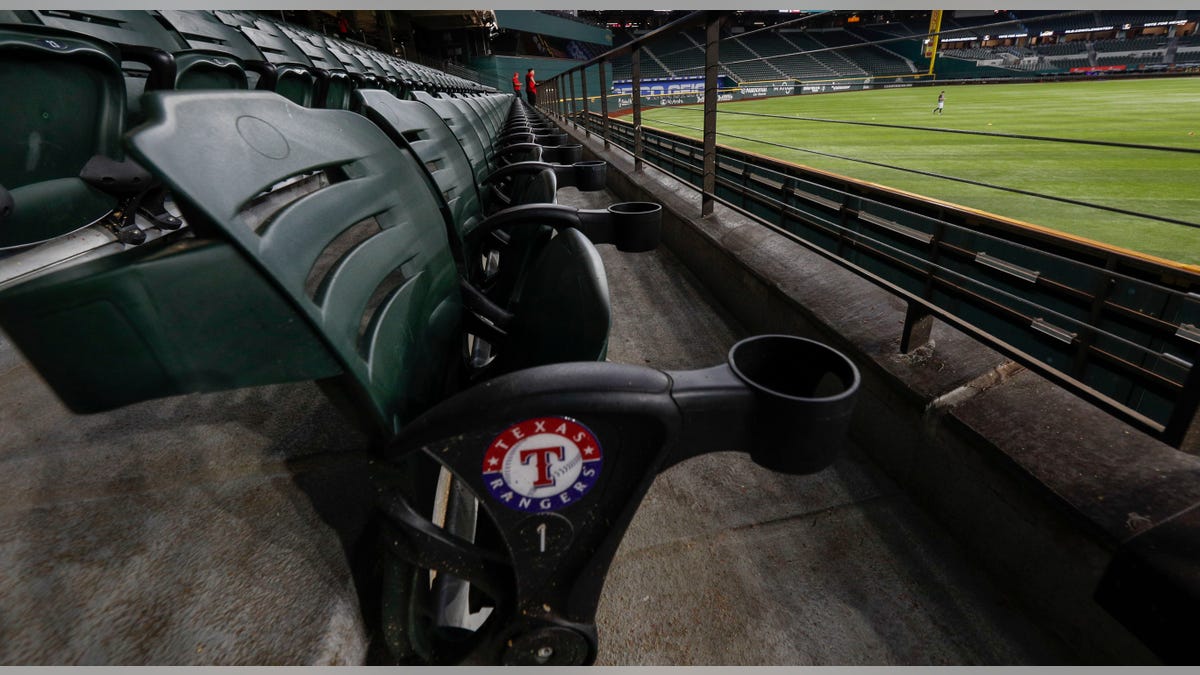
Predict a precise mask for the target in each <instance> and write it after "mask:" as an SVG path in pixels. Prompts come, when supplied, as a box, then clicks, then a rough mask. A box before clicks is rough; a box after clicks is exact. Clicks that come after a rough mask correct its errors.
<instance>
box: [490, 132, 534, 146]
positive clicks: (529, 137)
mask: <svg viewBox="0 0 1200 675" xmlns="http://www.w3.org/2000/svg"><path fill="white" fill-rule="evenodd" d="M536 140H537V139H536V138H535V136H534V133H533V132H532V131H510V132H508V133H506V134H503V135H501V136H500V137H499V138H497V139H496V145H507V144H508V143H533V142H535V141H536Z"/></svg>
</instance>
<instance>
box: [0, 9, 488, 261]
mask: <svg viewBox="0 0 1200 675" xmlns="http://www.w3.org/2000/svg"><path fill="white" fill-rule="evenodd" d="M363 87H371V88H383V89H386V90H388V91H391V92H392V93H393V94H396V95H399V96H410V95H411V93H412V92H414V91H431V92H440V93H449V92H459V93H463V92H477V93H482V92H487V91H491V89H490V88H488V87H484V86H482V85H479V84H478V83H474V82H470V81H468V80H463V79H462V78H457V77H454V76H451V75H448V74H446V73H441V72H438V71H435V70H433V69H430V68H427V67H425V66H422V65H420V64H415V63H411V62H408V61H405V60H403V59H399V58H397V57H395V56H394V55H390V54H384V53H382V52H379V51H376V50H372V49H368V48H366V47H363V46H361V45H357V44H354V43H351V42H348V41H344V40H339V39H336V38H330V37H327V36H323V35H320V34H317V33H314V32H312V31H308V30H306V29H303V28H300V27H297V26H291V25H288V24H285V23H282V22H277V21H274V20H271V19H268V18H266V17H262V16H257V15H254V14H250V13H245V12H233V11H184V10H161V11H109V10H0V89H2V90H3V91H5V92H8V94H6V96H5V101H4V106H3V108H0V120H2V121H3V123H4V124H3V125H2V126H0V150H3V152H0V251H3V250H5V249H13V248H20V247H26V246H30V245H33V244H37V243H40V242H44V241H46V240H49V239H53V238H55V237H58V236H61V235H63V234H66V233H69V232H72V231H74V230H77V229H80V228H83V227H87V226H89V225H94V224H98V223H109V224H110V225H112V227H111V228H110V229H112V230H113V231H114V233H116V234H117V235H118V238H119V239H120V240H121V241H122V242H123V243H126V244H137V243H140V242H141V241H142V240H143V239H144V235H142V233H141V230H140V229H138V228H137V227H135V226H134V223H133V218H134V216H135V214H136V213H137V212H138V211H139V210H140V211H142V214H143V216H145V217H147V218H149V219H150V224H151V225H154V226H159V227H161V228H163V229H164V230H173V229H176V228H178V227H179V225H180V224H181V223H180V222H179V221H178V219H175V218H174V217H173V216H172V215H170V214H168V213H167V212H166V209H165V207H164V206H163V197H164V195H163V194H162V193H161V191H157V192H155V191H149V190H150V187H151V186H150V185H147V184H146V183H147V182H148V181H150V177H149V176H148V175H146V174H145V173H144V172H141V171H138V170H137V168H136V167H131V166H130V165H129V164H128V163H125V162H124V157H123V153H122V149H121V147H120V143H119V142H118V140H117V139H119V137H120V136H121V134H122V133H123V132H124V131H125V129H128V128H132V127H133V126H135V125H136V124H137V123H138V122H139V121H140V120H141V117H142V115H141V110H140V106H141V104H140V101H141V97H142V94H143V93H144V92H145V91H153V90H162V89H179V90H210V89H249V88H254V89H259V90H269V91H275V92H278V93H280V94H281V95H283V96H285V97H287V98H289V99H291V100H293V101H295V102H297V103H299V104H301V105H305V106H313V107H328V108H347V107H349V105H350V103H351V92H352V91H353V90H354V89H356V88H363ZM17 92H19V94H18V93H17ZM96 158H102V159H100V160H97V162H96V163H94V164H93V165H92V166H91V170H90V171H87V172H85V167H88V164H89V162H92V160H93V159H96ZM118 165H119V166H118ZM5 204H6V205H7V206H2V205H5Z"/></svg>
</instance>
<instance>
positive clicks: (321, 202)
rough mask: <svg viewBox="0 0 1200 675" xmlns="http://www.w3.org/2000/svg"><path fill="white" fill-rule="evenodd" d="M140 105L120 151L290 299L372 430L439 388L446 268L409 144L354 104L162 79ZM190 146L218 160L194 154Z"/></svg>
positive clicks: (448, 294)
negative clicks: (139, 119) (282, 199)
mask: <svg viewBox="0 0 1200 675" xmlns="http://www.w3.org/2000/svg"><path fill="white" fill-rule="evenodd" d="M147 112H148V117H149V121H148V123H147V124H146V125H144V126H143V127H141V128H140V129H139V130H137V131H136V132H135V133H134V134H132V135H131V136H130V138H129V145H130V151H131V154H132V155H133V156H134V157H136V158H137V159H138V161H140V162H142V163H143V164H144V165H145V166H147V167H148V168H150V169H151V170H152V171H154V172H155V173H156V174H157V175H159V176H161V177H162V179H163V180H164V182H166V183H167V184H168V185H169V187H170V188H171V190H172V192H173V193H174V194H175V195H176V199H177V200H178V202H179V204H180V208H181V209H183V211H184V214H185V216H187V218H188V222H189V223H192V225H193V226H194V227H195V228H196V229H197V230H198V231H200V232H202V233H203V232H209V233H212V234H214V235H219V236H222V237H226V238H228V239H229V240H230V241H232V242H233V244H234V245H235V246H237V247H238V248H239V249H240V250H242V251H243V252H244V253H245V254H246V255H247V257H249V258H250V260H251V261H253V262H254V263H255V264H256V265H258V266H259V267H260V268H261V270H262V271H263V273H264V274H265V275H266V276H267V277H268V278H269V279H271V280H272V282H273V283H274V284H275V285H276V286H277V287H278V288H279V289H280V291H281V292H282V293H283V295H284V296H285V297H286V298H288V299H289V300H290V301H291V302H292V303H293V304H294V306H295V307H296V308H297V310H298V311H299V313H300V314H301V315H302V316H303V317H305V318H306V319H307V320H308V321H309V322H310V324H311V325H312V326H313V327H314V328H315V329H316V332H317V333H318V334H319V335H320V336H322V338H323V339H324V340H325V342H326V344H327V346H328V348H329V350H330V351H331V352H333V353H334V354H335V355H336V356H337V358H338V359H339V361H340V362H341V365H342V366H343V368H344V370H345V371H346V373H347V374H348V375H349V378H348V380H347V383H346V384H347V387H348V388H347V390H346V391H347V393H349V395H350V398H351V400H352V401H353V402H355V403H357V404H360V405H361V404H365V405H366V406H367V407H368V408H369V410H370V412H371V414H372V417H374V419H375V420H376V421H377V423H378V425H379V427H380V428H381V429H382V430H383V431H384V432H385V433H388V434H390V433H395V432H396V431H398V430H399V429H400V427H401V426H402V425H403V424H404V423H405V422H406V421H407V420H409V419H411V418H412V417H413V416H415V415H416V414H418V413H420V412H421V411H422V410H424V409H425V408H427V407H428V406H430V405H432V404H433V403H434V402H436V401H438V400H439V399H440V398H441V397H442V396H444V395H445V394H446V393H447V381H446V380H447V373H453V372H455V365H456V364H457V362H458V355H459V335H460V322H461V300H460V298H459V295H458V286H457V274H456V270H455V266H454V262H453V259H452V257H451V255H450V248H449V243H448V240H447V236H446V230H445V227H444V226H443V224H442V223H441V222H440V218H439V210H438V204H437V200H436V197H435V195H434V194H433V192H432V190H430V189H429V187H428V184H427V183H426V181H425V180H424V178H423V177H422V176H421V170H420V167H419V166H417V164H416V163H415V161H414V160H413V159H412V158H411V156H410V155H408V154H406V153H404V152H403V151H401V150H400V149H398V148H397V147H396V146H395V145H394V144H393V143H392V142H391V141H390V140H388V138H387V136H385V135H384V134H383V132H381V131H380V130H379V129H378V128H376V127H375V126H374V125H373V124H371V123H370V122H369V121H368V120H367V119H366V118H364V117H361V116H359V115H356V114H354V113H351V112H348V111H340V110H311V109H305V108H302V107H300V106H298V105H296V104H294V103H292V102H290V101H287V100H285V99H283V98H282V97H280V96H277V95H274V94H270V93H260V92H231V93H224V92H222V93H188V92H161V93H155V94H153V95H151V96H149V97H147ZM196 147H205V148H207V152H206V155H207V156H209V157H212V158H219V161H207V162H197V161H196V156H195V153H194V152H193V151H191V150H190V149H191V148H196ZM312 172H319V173H320V175H322V176H324V177H325V178H326V179H327V181H328V184H327V185H325V186H324V187H321V188H320V189H317V190H316V191H314V192H311V193H309V194H306V195H305V196H302V197H299V198H298V199H295V200H294V201H291V202H286V203H282V204H280V205H279V208H277V209H272V210H269V211H267V212H266V213H260V212H257V211H256V212H254V213H255V214H258V215H256V216H254V217H251V215H250V214H251V211H250V210H249V209H248V206H250V205H252V204H255V203H256V200H257V203H261V199H262V196H263V194H264V193H268V191H269V190H270V189H271V187H272V186H274V185H277V184H279V183H281V182H282V181H286V180H289V179H293V178H295V177H297V176H303V175H308V174H310V173H312ZM431 219H432V222H431Z"/></svg>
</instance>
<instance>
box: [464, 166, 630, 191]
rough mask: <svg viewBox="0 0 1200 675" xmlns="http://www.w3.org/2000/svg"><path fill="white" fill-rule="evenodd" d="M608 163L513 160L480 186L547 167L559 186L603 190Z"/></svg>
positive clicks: (489, 175)
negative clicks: (554, 162) (552, 162)
mask: <svg viewBox="0 0 1200 675" xmlns="http://www.w3.org/2000/svg"><path fill="white" fill-rule="evenodd" d="M607 166H608V164H607V163H606V162H604V161H594V162H581V163H578V164H551V163H549V162H513V163H512V164H507V165H505V166H502V167H500V168H499V169H496V170H495V171H493V172H492V173H490V174H488V176H487V177H485V178H484V179H483V180H482V181H481V182H480V186H481V187H482V186H484V185H488V184H489V183H495V182H499V181H501V180H503V179H505V178H508V177H509V176H514V175H517V174H532V173H537V172H539V171H545V170H547V169H549V170H551V171H553V172H554V177H555V179H556V181H557V183H558V187H560V188H563V187H574V188H579V189H580V190H584V191H594V190H603V189H604V185H605V180H604V176H605V173H606V169H607Z"/></svg>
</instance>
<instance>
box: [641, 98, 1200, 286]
mask: <svg viewBox="0 0 1200 675" xmlns="http://www.w3.org/2000/svg"><path fill="white" fill-rule="evenodd" d="M940 89H944V90H945V91H946V108H945V113H944V114H943V115H942V116H937V115H934V114H933V113H932V111H933V107H934V104H935V103H936V100H937V93H938V91H939V90H940ZM719 110H720V112H721V113H722V114H720V115H718V118H717V130H718V136H717V142H718V143H721V144H724V145H729V146H732V147H735V148H742V149H745V150H750V151H753V152H757V153H760V154H765V155H771V156H773V157H778V158H780V159H784V160H787V161H790V162H795V163H797V164H803V165H806V166H812V167H816V168H820V169H825V170H827V171H833V172H836V173H839V174H843V175H847V176H851V177H854V178H858V179H862V180H867V181H871V182H874V183H879V184H882V185H888V186H892V187H895V188H899V189H902V190H907V191H909V192H915V193H918V194H922V195H926V196H929V197H933V198H936V199H941V200H944V201H948V202H952V203H955V204H961V205H964V206H970V207H973V208H976V209H981V210H984V211H988V212H991V213H996V214H999V215H1003V216H1008V217H1010V218H1016V219H1018V220H1022V221H1026V222H1030V223H1034V224H1037V225H1043V226H1046V227H1052V228H1055V229H1058V230H1062V231H1064V232H1070V233H1072V234H1076V235H1079V236H1083V237H1087V238H1089V239H1094V240H1097V241H1102V242H1106V243H1109V244H1113V245H1116V246H1121V247H1124V248H1129V249H1133V250H1136V251H1141V252H1144V253H1148V254H1150V255H1155V256H1159V257H1163V258H1168V259H1171V260H1177V261H1179V262H1184V263H1189V264H1200V229H1197V228H1195V227H1188V226H1186V225H1175V224H1170V223H1162V222H1156V221H1152V220H1147V219H1144V218H1139V217H1136V216H1131V215H1124V214H1118V213H1111V212H1106V211H1101V210H1098V209H1091V208H1086V207H1080V206H1073V205H1069V204H1063V203H1059V202H1054V201H1050V200H1046V199H1040V198H1036V197H1026V196H1022V195H1018V194H1013V193H1010V192H1004V191H1000V190H995V189H990V188H985V187H978V186H972V185H966V184H963V183H956V182H951V181H947V180H942V179H937V178H931V177H926V176H920V175H916V174H912V173H907V172H903V171H897V170H895V169H888V168H881V167H876V166H870V165H867V164H861V163H858V162H853V161H847V160H844V159H833V158H829V157H823V156H820V155H816V154H813V153H812V152H805V151H801V150H792V149H786V148H781V147H778V146H773V145H767V144H764V143H761V142H754V141H747V140H741V139H735V138H731V137H729V136H725V135H721V134H733V135H736V136H744V137H746V138H753V139H759V140H763V141H769V142H772V143H777V144H782V145H787V146H794V147H796V148H803V149H805V150H811V151H817V152H823V153H830V154H836V155H842V156H845V157H852V158H856V159H866V160H870V161H873V162H881V163H884V164H890V165H895V166H899V167H904V168H908V169H917V170H921V171H929V172H936V173H939V174H944V175H949V176H955V177H959V178H967V179H970V180H974V181H981V182H985V183H991V184H996V185H1000V186H1004V187H1010V188H1018V189H1022V190H1028V191H1032V192H1038V193H1043V194H1048V195H1054V196H1059V197H1066V198H1070V199H1074V200H1078V201H1083V202H1089V203H1094V204H1100V205H1103V206H1108V207H1115V208H1120V209H1125V210H1129V211H1134V212H1138V213H1151V214H1154V215H1157V216H1160V217H1166V218H1172V219H1176V220H1182V221H1187V222H1190V223H1197V224H1200V154H1192V153H1181V152H1165V151H1160V150H1138V149H1129V148H1109V147H1102V146H1093V145H1080V144H1073V143H1059V142H1047V141H1033V140H1018V139H1009V138H993V137H987V136H973V135H964V134H953V133H944V132H942V131H941V130H944V129H961V130H971V131H992V132H1001V133H1010V134H1027V135H1037V136H1047V137H1053V138H1071V139H1085V140H1096V141H1114V142H1122V143H1138V144H1148V145H1157V146H1166V147H1175V148H1191V149H1196V150H1200V78H1171V79H1157V80H1125V81H1087V82H1069V83H1030V84H1002V85H961V86H947V87H940V88H928V87H920V88H912V89H885V90H870V91H862V92H846V93H839V94H823V95H809V96H789V97H783V98H773V99H760V100H755V101H738V102H731V103H722V104H721V105H720V108H719ZM736 112H744V113H763V114H771V115H784V116H789V117H793V118H794V117H796V116H801V117H818V118H826V119H832V120H850V121H860V122H875V123H883V124H895V125H907V126H922V127H932V128H933V130H915V129H893V128H883V127H870V126H854V125H846V124H833V123H829V122H816V121H807V120H799V119H778V118H768V117H755V116H747V115H736V114H724V113H736ZM644 119H645V124H646V125H647V126H653V127H657V128H660V129H662V130H664V131H671V132H675V133H680V134H686V135H689V136H695V137H697V138H698V137H699V136H700V132H699V131H695V130H691V129H684V128H681V127H679V126H673V125H672V124H674V125H685V126H689V127H695V128H697V129H699V128H700V127H701V126H703V120H702V114H701V113H700V110H699V108H698V107H695V106H688V107H684V108H662V109H658V110H651V111H648V112H647V113H646V114H645V118H644ZM1189 132H1194V134H1195V135H1189Z"/></svg>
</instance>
